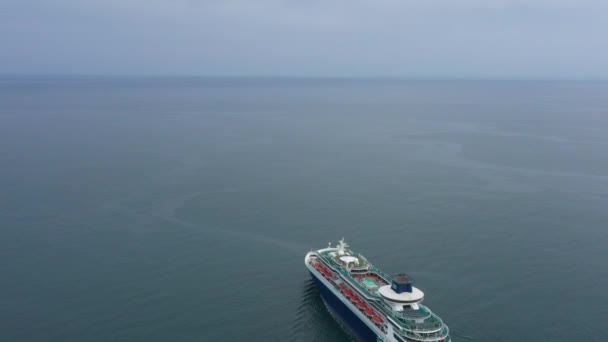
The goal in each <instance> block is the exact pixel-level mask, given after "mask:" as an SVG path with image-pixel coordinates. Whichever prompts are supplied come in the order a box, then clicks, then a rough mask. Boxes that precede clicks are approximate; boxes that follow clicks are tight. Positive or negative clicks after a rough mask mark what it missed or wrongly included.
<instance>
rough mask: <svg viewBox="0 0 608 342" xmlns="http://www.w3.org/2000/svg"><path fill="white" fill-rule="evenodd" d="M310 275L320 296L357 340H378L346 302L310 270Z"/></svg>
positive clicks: (373, 341) (374, 341) (364, 341)
mask: <svg viewBox="0 0 608 342" xmlns="http://www.w3.org/2000/svg"><path fill="white" fill-rule="evenodd" d="M310 275H311V276H312V279H313V280H314V281H315V283H316V284H317V287H318V288H319V292H320V293H321V297H322V298H323V300H324V301H325V303H326V304H327V306H328V307H329V309H330V310H331V311H332V313H333V314H334V315H337V316H338V318H339V319H340V320H341V321H342V322H343V323H344V324H346V325H347V326H348V329H349V330H350V331H351V332H352V333H353V334H354V335H355V337H356V338H357V340H359V341H363V342H368V341H369V342H376V341H377V340H378V336H377V335H376V333H375V332H374V331H373V330H372V329H370V328H369V327H368V326H367V325H366V324H365V323H363V322H362V321H361V319H360V318H359V317H357V315H355V313H353V312H352V311H351V309H350V308H349V307H347V306H346V304H344V303H343V302H342V301H341V300H340V299H339V298H338V297H337V295H336V294H335V293H334V292H333V291H332V290H330V289H329V288H327V286H326V285H325V284H324V283H323V281H321V280H320V279H319V278H318V277H317V276H316V275H315V274H314V273H313V272H310Z"/></svg>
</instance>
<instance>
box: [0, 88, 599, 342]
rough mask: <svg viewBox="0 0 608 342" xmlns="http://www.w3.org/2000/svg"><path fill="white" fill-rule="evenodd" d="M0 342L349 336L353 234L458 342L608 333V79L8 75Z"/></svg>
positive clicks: (1, 123)
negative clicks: (321, 284)
mask: <svg viewBox="0 0 608 342" xmlns="http://www.w3.org/2000/svg"><path fill="white" fill-rule="evenodd" d="M0 189H1V193H0V274H1V278H0V341H349V340H351V338H350V337H349V336H348V334H347V333H345V332H344V330H343V329H342V328H341V327H340V326H339V325H338V324H337V323H336V322H335V321H334V320H333V319H332V318H331V316H330V314H329V313H328V312H327V310H326V308H325V306H324V305H323V302H322V301H321V299H320V298H319V295H318V291H317V289H316V288H315V287H314V286H313V284H312V282H311V280H310V276H309V275H308V274H307V272H306V269H305V267H304V265H303V257H304V254H305V253H306V252H307V251H309V250H310V249H313V248H320V247H322V246H325V245H327V242H329V241H336V240H337V239H339V238H341V237H343V236H344V237H345V238H346V239H347V241H349V243H350V244H351V245H352V247H353V249H355V250H357V251H360V252H362V253H363V254H364V255H366V256H367V257H368V258H369V259H370V260H371V261H372V262H373V263H375V264H376V265H377V266H378V267H380V268H382V269H384V270H385V271H387V272H388V273H397V272H400V271H406V272H409V273H411V274H412V275H413V276H414V278H415V279H416V283H417V286H418V287H420V288H421V289H422V290H423V291H425V293H426V301H425V302H426V304H427V305H428V306H429V307H430V308H432V309H433V310H434V311H435V312H436V313H438V314H439V315H440V316H441V317H442V318H443V319H444V320H445V321H446V323H447V324H448V325H449V326H450V328H451V331H452V336H453V340H454V341H583V340H584V341H605V340H606V339H608V327H607V325H606V319H607V318H608V291H606V286H607V284H608V266H607V265H606V264H607V261H608V230H607V228H608V227H607V226H608V83H600V82H595V83H585V82H489V81H475V82H472V81H471V82H464V81H451V82H441V81H407V82H406V81H382V80H377V81H344V80H289V79H197V78H188V79H187V78H182V79H178V78H173V79H171V78H64V79H62V78H37V77H29V78H24V77H13V78H8V77H5V78H2V79H1V80H0Z"/></svg>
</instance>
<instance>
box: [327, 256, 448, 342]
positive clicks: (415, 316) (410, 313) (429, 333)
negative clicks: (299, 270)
mask: <svg viewBox="0 0 608 342" xmlns="http://www.w3.org/2000/svg"><path fill="white" fill-rule="evenodd" d="M347 255H349V256H356V257H357V259H358V260H360V264H363V265H364V267H360V265H359V267H350V268H346V267H344V266H343V265H341V264H340V261H339V259H338V258H337V255H336V253H335V250H333V249H330V248H328V249H324V250H319V251H318V252H317V256H318V258H319V261H320V262H322V263H323V264H325V265H326V266H328V267H329V269H330V270H332V271H334V272H337V273H338V277H339V278H342V280H343V281H344V283H345V284H348V285H350V286H352V287H353V289H354V290H356V291H355V292H356V293H358V294H359V295H360V296H361V297H363V298H364V299H365V300H366V301H367V302H368V304H370V305H372V307H374V308H375V309H377V310H378V312H380V313H382V314H383V316H386V318H388V319H389V320H390V321H392V322H393V323H394V324H396V325H397V326H399V327H400V328H401V329H404V330H402V331H401V332H400V334H402V335H403V336H404V337H406V338H408V339H410V340H413V341H417V340H419V339H420V338H421V336H424V338H423V340H428V341H441V338H447V339H444V340H443V341H450V339H449V330H448V328H447V326H446V325H445V324H443V322H442V320H441V319H440V318H439V317H438V316H437V315H435V314H434V313H432V312H431V311H430V310H429V309H428V308H427V307H426V306H424V305H422V304H419V306H418V309H413V308H408V309H404V310H403V311H394V310H393V309H392V308H391V307H390V306H389V305H388V304H386V303H385V302H384V301H383V300H382V297H381V296H380V295H379V294H378V292H377V291H378V288H379V287H381V286H384V285H388V284H390V283H391V277H390V276H389V275H387V274H386V273H384V272H382V271H381V270H379V269H377V268H375V267H374V266H373V265H372V264H371V263H369V261H367V260H366V259H365V258H364V257H363V256H361V255H360V254H356V253H353V252H351V251H348V254H347ZM421 334H422V335H421ZM437 338H439V340H437Z"/></svg>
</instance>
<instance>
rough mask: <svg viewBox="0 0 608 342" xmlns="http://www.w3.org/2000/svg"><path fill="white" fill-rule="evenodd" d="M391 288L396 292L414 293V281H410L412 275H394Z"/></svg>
mask: <svg viewBox="0 0 608 342" xmlns="http://www.w3.org/2000/svg"><path fill="white" fill-rule="evenodd" d="M391 289H392V290H393V291H395V292H396V293H404V292H408V293H412V292H413V288H412V282H411V281H410V277H409V276H408V275H407V274H398V275H396V276H394V277H393V283H392V284H391Z"/></svg>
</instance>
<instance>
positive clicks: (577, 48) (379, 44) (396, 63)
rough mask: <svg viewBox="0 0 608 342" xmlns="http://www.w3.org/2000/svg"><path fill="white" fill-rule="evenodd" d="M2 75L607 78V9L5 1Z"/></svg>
mask: <svg viewBox="0 0 608 342" xmlns="http://www.w3.org/2000/svg"><path fill="white" fill-rule="evenodd" d="M0 73H2V74H47V73H51V74H154V75H165V74H168V75H174V74H177V75H232V76H237V75H248V76H253V75H262V76H273V75H282V76H352V77H360V76H362V77H374V76H391V77H431V78H442V77H447V78H454V77H456V78H608V0H217V1H207V0H47V1H44V0H0Z"/></svg>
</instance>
